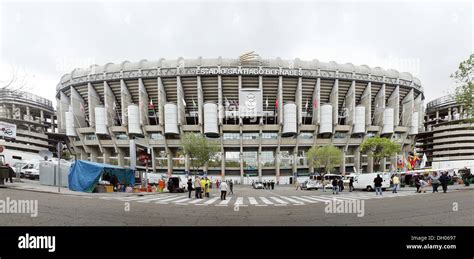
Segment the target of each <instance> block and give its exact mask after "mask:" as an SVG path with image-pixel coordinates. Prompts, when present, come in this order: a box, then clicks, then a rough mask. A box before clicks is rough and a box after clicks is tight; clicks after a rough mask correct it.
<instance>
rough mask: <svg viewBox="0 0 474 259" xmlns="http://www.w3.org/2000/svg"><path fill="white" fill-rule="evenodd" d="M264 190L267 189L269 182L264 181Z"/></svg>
mask: <svg viewBox="0 0 474 259" xmlns="http://www.w3.org/2000/svg"><path fill="white" fill-rule="evenodd" d="M263 189H265V190H266V189H267V181H263Z"/></svg>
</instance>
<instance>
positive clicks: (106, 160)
mask: <svg viewBox="0 0 474 259" xmlns="http://www.w3.org/2000/svg"><path fill="white" fill-rule="evenodd" d="M103 151H104V153H103V156H104V157H103V160H102V161H103V163H104V164H110V149H108V148H104V149H103Z"/></svg>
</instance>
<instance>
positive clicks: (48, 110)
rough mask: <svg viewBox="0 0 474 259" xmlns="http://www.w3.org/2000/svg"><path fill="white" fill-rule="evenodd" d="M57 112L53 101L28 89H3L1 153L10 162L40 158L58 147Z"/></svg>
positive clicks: (0, 111)
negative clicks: (45, 152)
mask: <svg viewBox="0 0 474 259" xmlns="http://www.w3.org/2000/svg"><path fill="white" fill-rule="evenodd" d="M56 128H57V122H56V114H55V111H54V108H53V104H52V102H51V101H50V100H48V99H46V98H43V97H40V96H38V95H34V94H31V93H28V92H25V91H16V90H15V91H12V90H9V89H1V90H0V146H1V151H2V152H0V155H3V156H5V159H6V161H7V162H8V163H10V164H12V163H14V162H16V161H19V160H31V159H41V157H40V156H39V154H38V152H39V151H41V150H51V151H53V150H54V149H55V143H56V142H57V141H56V142H55V138H54V137H52V136H54V135H55V131H56Z"/></svg>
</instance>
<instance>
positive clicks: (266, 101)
mask: <svg viewBox="0 0 474 259" xmlns="http://www.w3.org/2000/svg"><path fill="white" fill-rule="evenodd" d="M265 109H268V97H267V100H265Z"/></svg>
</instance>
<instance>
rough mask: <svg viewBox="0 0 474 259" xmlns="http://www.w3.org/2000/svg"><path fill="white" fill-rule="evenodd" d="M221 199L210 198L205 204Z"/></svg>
mask: <svg viewBox="0 0 474 259" xmlns="http://www.w3.org/2000/svg"><path fill="white" fill-rule="evenodd" d="M220 198H221V197H214V198H211V199H210V200H208V201H206V202H205V204H213V203H214V202H215V201H217V200H218V199H220Z"/></svg>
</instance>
